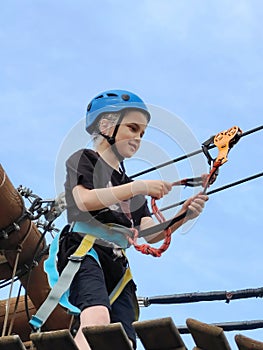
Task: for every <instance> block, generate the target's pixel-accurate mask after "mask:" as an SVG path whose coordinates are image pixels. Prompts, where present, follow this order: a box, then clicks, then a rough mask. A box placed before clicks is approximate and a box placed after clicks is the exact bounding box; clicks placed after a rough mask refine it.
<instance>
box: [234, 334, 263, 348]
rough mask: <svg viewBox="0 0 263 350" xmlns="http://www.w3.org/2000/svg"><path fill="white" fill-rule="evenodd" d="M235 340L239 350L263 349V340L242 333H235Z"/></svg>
mask: <svg viewBox="0 0 263 350" xmlns="http://www.w3.org/2000/svg"><path fill="white" fill-rule="evenodd" d="M235 341H236V344H237V347H238V349H239V350H251V349H253V350H263V342H260V341H258V340H255V339H252V338H249V337H245V336H244V335H242V334H237V335H235Z"/></svg>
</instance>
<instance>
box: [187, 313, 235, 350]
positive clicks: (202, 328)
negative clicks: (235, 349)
mask: <svg viewBox="0 0 263 350" xmlns="http://www.w3.org/2000/svg"><path fill="white" fill-rule="evenodd" d="M186 324H187V327H188V329H189V331H190V333H191V335H192V337H193V339H194V341H195V343H196V345H197V348H195V349H200V350H231V348H230V345H229V343H228V341H227V339H226V336H225V334H224V330H223V329H222V328H221V327H218V326H214V325H209V324H207V323H203V322H200V321H197V320H194V319H192V318H188V319H187V320H186Z"/></svg>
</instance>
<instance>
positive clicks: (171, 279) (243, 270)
mask: <svg viewBox="0 0 263 350" xmlns="http://www.w3.org/2000/svg"><path fill="white" fill-rule="evenodd" d="M262 14H263V4H262V2H261V1H259V0H254V1H248V0H238V1H237V0H232V1H226V0H220V1H219V0H214V1H208V0H185V1H179V0H173V1H172V0H170V1H168V0H162V1H160V0H151V1H150V0H148V1H147V0H142V1H133V2H123V1H119V0H117V1H106V0H105V1H100V2H93V1H80V0H79V1H78V0H77V1H75V2H74V3H73V2H72V1H69V0H64V1H62V0H58V1H55V2H54V1H50V0H45V1H41V0H38V1H33V0H31V1H29V0H24V1H23V2H21V1H18V0H11V1H8V2H3V3H2V4H1V11H0V23H1V24H0V42H1V56H0V77H1V79H0V91H1V93H0V118H1V139H0V145H1V147H0V162H1V164H2V165H3V167H4V168H5V170H6V172H7V174H8V175H9V178H10V179H11V181H12V182H13V184H14V185H15V186H18V185H20V184H23V185H24V186H27V187H30V188H31V189H32V190H33V191H34V192H35V193H37V194H39V195H40V196H41V197H44V198H52V197H54V196H55V195H56V193H57V192H59V190H60V188H61V186H62V184H63V171H64V169H63V164H62V163H63V159H64V158H65V157H66V156H67V153H68V155H69V153H70V152H71V151H72V150H73V149H75V148H76V147H78V146H79V145H80V146H85V145H86V143H87V144H88V136H87V135H85V132H84V131H83V130H82V131H81V126H82V125H84V124H83V121H84V119H83V118H84V115H85V109H86V106H87V104H88V102H89V100H90V99H91V98H92V97H93V96H94V95H96V94H97V93H99V92H101V91H103V90H106V89H112V88H121V89H128V90H131V91H134V92H136V93H137V94H139V95H140V96H141V97H142V98H143V99H144V100H145V102H146V103H148V104H150V105H152V106H156V107H153V110H154V113H153V116H152V127H151V129H149V132H148V133H147V135H146V136H145V140H146V141H145V142H144V143H143V144H142V150H141V152H142V153H140V154H139V156H138V157H137V158H136V160H135V161H129V162H127V169H128V170H129V172H130V173H132V174H133V173H135V172H137V171H138V169H139V168H142V169H144V168H146V167H148V166H152V165H154V164H159V163H161V162H162V160H165V161H166V160H167V159H170V158H176V157H177V156H179V155H181V154H182V153H183V152H184V151H186V150H188V151H191V150H195V149H196V148H198V147H199V145H200V144H201V143H202V142H203V141H205V140H206V139H207V138H208V137H210V136H211V135H214V134H216V133H217V132H219V131H222V130H225V129H228V128H229V127H231V126H233V125H238V126H239V127H240V128H241V129H243V130H244V131H246V130H249V129H251V128H254V127H257V126H259V125H261V124H262V120H263V118H262V108H263V102H262V87H263V86H262V84H263V83H262V82H263V79H262V78H263V68H262V58H263V47H262V44H261V43H262V36H263V31H262ZM160 111H161V112H160ZM173 118H174V119H173ZM178 125H179V126H178ZM156 130H157V131H158V132H159V133H160V132H161V134H155V132H156ZM74 132H76V134H74ZM156 135H157V136H156ZM158 135H159V136H158ZM86 137H87V139H86ZM262 139H263V136H262V132H259V133H257V134H253V135H250V136H247V137H246V138H244V139H242V140H241V141H240V142H239V144H238V145H237V146H236V147H235V148H234V149H233V150H232V151H231V152H230V154H229V162H228V163H227V164H226V165H224V167H222V169H221V170H220V174H219V176H218V181H217V183H216V184H215V185H213V188H215V187H217V186H220V185H223V184H226V183H229V182H231V181H235V180H238V179H240V178H243V177H246V176H249V175H252V174H254V173H258V172H261V171H262V156H263V148H262ZM68 140H70V142H69V147H68V146H67V141H68ZM143 146H145V149H144V150H143ZM152 147H154V148H152ZM152 149H154V150H156V152H155V151H154V152H151V150H152ZM155 155H156V156H155ZM148 158H149V161H148V162H147V159H148ZM192 162H193V163H194V164H193V163H192ZM197 163H198V164H199V163H200V164H201V168H202V170H203V168H204V167H205V163H204V159H203V158H202V157H199V158H198V160H197V161H194V160H191V161H184V162H182V163H181V164H180V165H178V166H176V167H169V168H167V169H165V170H162V171H161V172H158V173H152V174H149V177H150V178H155V177H156V178H159V177H160V176H161V177H162V178H167V179H168V180H169V181H172V180H173V178H174V177H175V180H176V179H177V178H178V177H181V176H189V175H190V176H191V175H192V169H194V170H195V171H197V169H199V168H198V165H197ZM201 168H200V170H201ZM189 173H191V174H189ZM211 189H212V188H211ZM188 195H190V191H188V190H183V189H181V190H180V191H179V190H174V191H173V192H172V194H170V195H169V198H168V199H165V200H164V201H162V202H161V203H159V204H160V206H161V205H163V204H167V203H172V202H177V201H178V197H179V199H181V198H186V197H187V196H188ZM262 195H263V190H262V178H260V179H258V180H255V181H253V182H250V183H246V184H244V185H241V186H238V187H236V188H233V189H230V190H227V191H224V192H221V193H219V194H215V195H213V196H211V198H210V200H209V202H208V203H207V206H206V209H205V211H204V212H203V214H202V216H201V217H200V218H199V219H198V220H197V221H196V222H195V223H194V224H193V225H191V227H188V228H187V229H185V230H184V231H182V232H178V233H176V234H175V235H174V237H173V241H172V245H171V247H170V249H169V251H168V252H167V253H165V254H164V255H163V257H162V258H160V259H153V258H151V257H146V256H142V255H139V253H137V252H135V251H134V250H132V249H131V250H130V251H129V256H130V262H131V266H132V270H133V274H134V277H135V280H136V282H137V284H138V294H139V295H140V296H154V295H168V294H175V293H186V292H194V291H200V292H201V291H210V290H236V289H244V288H257V287H260V286H261V280H260V277H259V276H260V271H261V269H260V266H261V265H262V251H261V247H262V243H263V242H262V241H263V238H262V223H261V216H262V206H261V198H262ZM166 215H167V217H169V215H172V213H171V212H170V213H166ZM58 225H63V219H62V218H61V219H60V221H58ZM185 231H186V232H185ZM261 303H262V301H261V299H255V300H253V299H251V300H245V301H232V302H231V303H230V304H225V303H224V302H213V303H211V302H210V303H198V304H188V305H170V306H156V305H152V306H150V307H149V308H144V309H142V310H141V319H142V320H144V319H151V318H157V317H166V316H171V317H172V318H173V320H174V322H175V324H177V325H183V324H185V319H186V318H188V317H192V318H196V319H198V320H200V321H203V322H208V323H209V322H223V321H241V320H252V319H262V312H261V309H262V308H261V307H260V305H261ZM236 333H238V332H231V333H226V335H227V337H228V339H229V341H230V343H231V345H233V348H235V345H234V342H233V338H234V335H235V334H236ZM242 334H245V335H247V336H250V337H252V338H255V339H258V340H261V341H263V336H262V330H258V331H247V332H245V331H242ZM183 339H184V341H185V342H186V344H187V345H188V346H189V348H191V347H192V346H193V341H192V339H191V337H190V336H189V335H187V336H183Z"/></svg>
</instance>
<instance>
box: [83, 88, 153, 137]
mask: <svg viewBox="0 0 263 350" xmlns="http://www.w3.org/2000/svg"><path fill="white" fill-rule="evenodd" d="M129 109H132V110H133V109H136V110H141V111H142V112H143V113H144V114H145V116H146V117H147V119H148V122H149V121H150V118H151V116H150V113H149V111H148V109H147V107H146V105H145V103H144V102H143V100H142V99H141V98H140V97H139V96H137V95H135V94H134V93H132V92H130V91H126V90H108V91H104V92H102V93H101V94H99V95H97V96H96V97H94V98H93V99H92V100H91V102H90V103H89V104H88V107H87V114H86V130H87V132H88V133H89V134H92V133H93V131H94V129H95V126H96V124H97V122H98V121H99V119H100V118H101V117H102V115H103V114H105V113H112V112H120V111H125V110H129ZM121 119H122V118H121ZM120 122H121V120H119V123H120Z"/></svg>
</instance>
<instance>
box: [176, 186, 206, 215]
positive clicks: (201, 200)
mask: <svg viewBox="0 0 263 350" xmlns="http://www.w3.org/2000/svg"><path fill="white" fill-rule="evenodd" d="M208 199H209V198H208V196H207V195H206V194H202V192H200V193H198V194H197V195H195V196H193V197H191V198H189V199H187V200H186V201H185V202H184V204H183V207H182V210H184V211H187V215H186V218H187V219H188V220H191V219H194V218H196V217H197V216H199V215H200V214H201V212H202V211H203V209H204V206H205V202H206V201H208Z"/></svg>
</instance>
